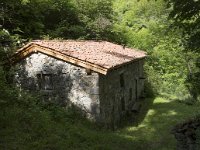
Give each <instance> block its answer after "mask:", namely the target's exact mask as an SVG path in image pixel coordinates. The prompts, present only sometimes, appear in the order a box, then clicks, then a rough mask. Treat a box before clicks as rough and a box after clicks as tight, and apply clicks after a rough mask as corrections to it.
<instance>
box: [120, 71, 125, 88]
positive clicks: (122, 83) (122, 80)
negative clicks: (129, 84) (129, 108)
mask: <svg viewBox="0 0 200 150" xmlns="http://www.w3.org/2000/svg"><path fill="white" fill-rule="evenodd" d="M120 86H121V87H124V74H123V73H122V74H120Z"/></svg>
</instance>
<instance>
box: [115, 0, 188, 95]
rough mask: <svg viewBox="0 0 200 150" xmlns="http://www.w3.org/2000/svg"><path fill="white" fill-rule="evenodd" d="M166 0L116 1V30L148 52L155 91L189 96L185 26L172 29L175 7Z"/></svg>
mask: <svg viewBox="0 0 200 150" xmlns="http://www.w3.org/2000/svg"><path fill="white" fill-rule="evenodd" d="M167 4H168V3H167V2H165V1H162V0H160V1H148V0H140V1H137V0H134V1H128V2H127V1H126V2H125V1H123V0H116V1H115V3H114V11H115V13H116V14H117V15H116V16H117V17H116V18H115V19H116V20H115V23H114V31H115V32H120V33H119V34H120V35H121V38H122V39H121V40H122V41H121V42H122V43H124V44H125V45H127V46H129V47H133V48H138V49H142V50H145V51H147V52H148V55H149V56H148V58H147V60H146V65H145V70H146V74H147V81H148V83H149V84H148V86H149V87H150V88H151V89H153V91H154V93H158V94H164V93H167V94H169V95H170V94H172V95H175V96H177V97H179V98H181V97H182V98H183V97H184V96H185V97H186V96H188V94H189V91H188V88H187V86H186V85H185V81H186V79H187V72H188V70H187V59H186V57H187V56H188V55H187V53H186V52H185V51H184V41H183V40H182V38H183V35H184V34H183V31H184V30H182V29H178V28H172V23H173V20H170V19H169V17H168V16H169V14H170V12H171V11H172V8H171V7H170V8H167Z"/></svg>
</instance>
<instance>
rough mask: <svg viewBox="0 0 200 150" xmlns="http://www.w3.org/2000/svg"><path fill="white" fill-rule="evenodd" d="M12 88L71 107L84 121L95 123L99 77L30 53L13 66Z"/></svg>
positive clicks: (78, 68) (43, 55)
mask: <svg viewBox="0 0 200 150" xmlns="http://www.w3.org/2000/svg"><path fill="white" fill-rule="evenodd" d="M15 82H16V84H17V85H18V86H19V87H20V88H22V89H25V90H29V91H35V92H40V93H41V94H42V95H43V96H44V100H45V101H47V100H48V101H53V102H55V103H58V104H60V105H62V106H68V105H71V104H74V105H75V106H77V107H79V108H80V109H81V110H83V111H84V112H85V113H86V114H87V117H89V118H91V119H94V120H98V119H99V113H100V110H99V103H100V102H99V88H98V87H99V74H98V73H94V72H92V74H91V75H88V74H87V73H86V69H84V68H81V67H78V66H74V65H72V64H69V63H66V62H63V61H60V60H57V59H55V58H52V57H49V56H47V55H45V54H42V53H34V54H32V55H30V56H28V57H27V58H25V59H24V60H22V61H20V62H19V63H18V64H17V65H16V75H15Z"/></svg>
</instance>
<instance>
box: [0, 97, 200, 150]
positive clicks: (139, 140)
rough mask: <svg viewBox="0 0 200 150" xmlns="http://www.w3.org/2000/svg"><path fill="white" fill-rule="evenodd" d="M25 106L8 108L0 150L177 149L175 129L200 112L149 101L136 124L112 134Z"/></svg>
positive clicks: (175, 103)
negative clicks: (178, 124)
mask: <svg viewBox="0 0 200 150" xmlns="http://www.w3.org/2000/svg"><path fill="white" fill-rule="evenodd" d="M24 103H25V102H21V103H19V102H17V103H16V104H13V105H9V106H7V107H6V108H5V112H6V113H4V115H1V120H0V149H6V150H7V149H8V150H18V149H19V150H68V149H69V150H174V149H175V146H176V141H175V138H174V136H173V135H172V134H171V133H170V131H171V129H172V128H173V126H174V125H176V124H177V123H179V122H181V121H183V120H185V119H187V118H189V117H191V116H194V115H195V114H197V113H198V112H200V111H199V108H200V106H199V104H198V105H195V106H188V105H185V104H182V103H179V102H178V101H172V100H167V99H164V98H159V97H158V98H155V99H146V100H145V101H144V105H143V107H142V109H141V112H140V115H139V117H138V118H137V119H136V121H135V122H136V123H134V124H129V125H126V127H123V128H121V129H118V130H117V131H115V132H112V131H106V130H100V129H98V128H96V127H95V126H94V125H92V124H91V123H89V122H88V121H86V120H85V119H83V118H80V117H78V116H76V115H73V114H71V115H70V114H69V113H66V111H64V110H60V109H58V108H55V109H52V110H50V111H48V110H46V109H41V108H40V107H39V106H37V105H30V101H29V102H27V103H25V104H26V105H25V104H24ZM22 104H23V105H22Z"/></svg>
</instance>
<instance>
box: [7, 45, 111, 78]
mask: <svg viewBox="0 0 200 150" xmlns="http://www.w3.org/2000/svg"><path fill="white" fill-rule="evenodd" d="M37 52H40V53H43V54H46V55H49V56H51V57H54V58H57V59H60V60H62V61H65V62H69V63H72V64H74V65H77V66H81V67H84V68H86V69H91V70H93V71H95V72H98V73H101V74H103V75H106V74H107V71H108V69H106V68H104V67H102V66H98V65H95V64H92V63H89V62H86V61H83V60H80V59H77V58H74V57H71V56H68V55H65V54H62V53H60V52H58V51H55V50H53V49H50V48H45V47H42V46H39V45H37V44H33V43H31V44H29V45H28V46H27V45H26V46H25V47H23V48H21V49H19V50H18V51H17V52H16V53H15V54H14V55H13V56H12V57H11V59H10V60H9V62H10V63H11V64H12V65H14V64H16V63H17V62H19V61H20V60H22V59H24V58H25V57H27V56H28V55H30V54H32V53H37Z"/></svg>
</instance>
